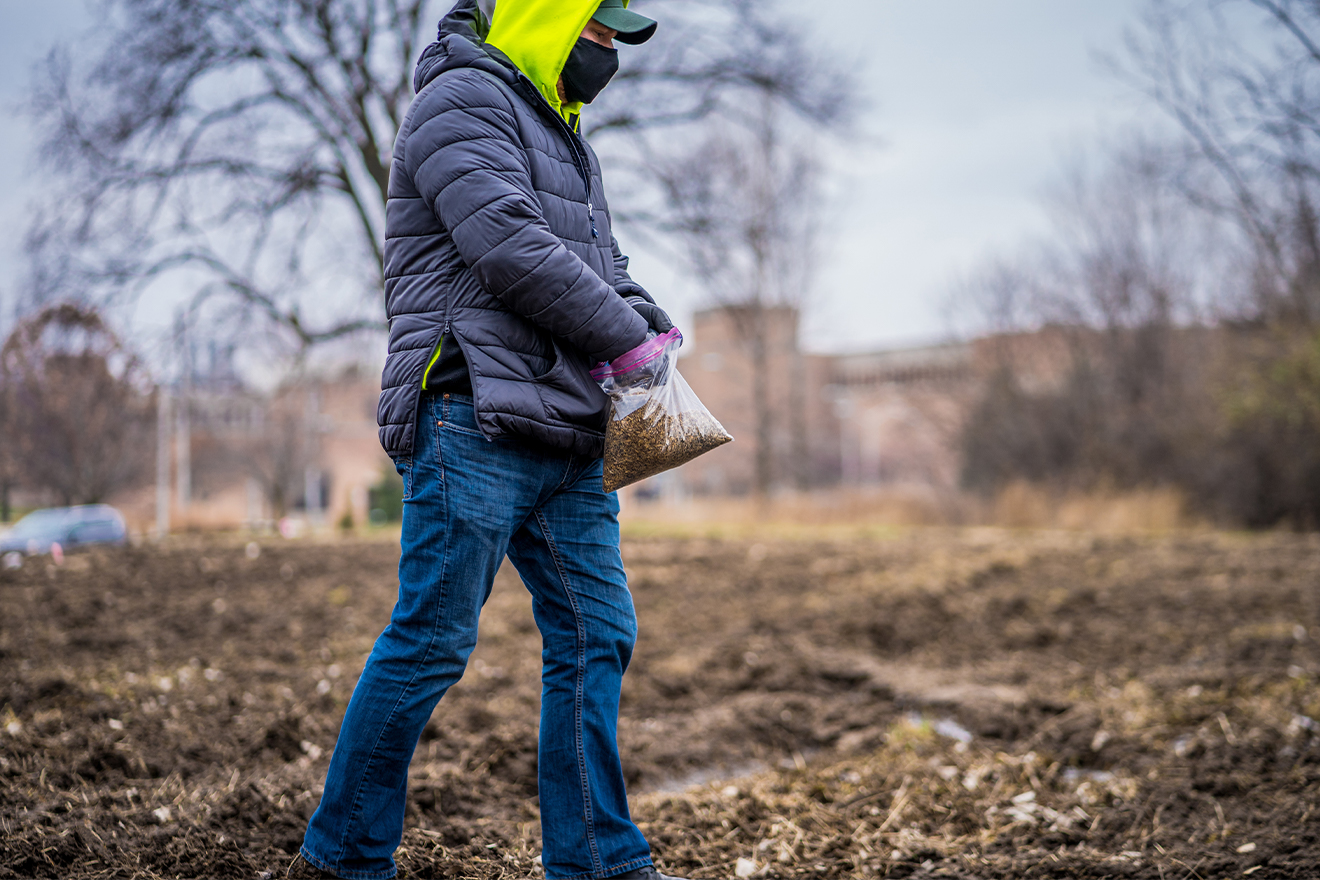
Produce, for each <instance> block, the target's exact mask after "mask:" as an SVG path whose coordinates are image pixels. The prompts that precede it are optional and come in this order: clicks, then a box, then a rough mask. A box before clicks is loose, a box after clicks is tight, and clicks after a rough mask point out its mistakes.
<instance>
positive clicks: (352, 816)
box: [333, 435, 452, 880]
mask: <svg viewBox="0 0 1320 880" xmlns="http://www.w3.org/2000/svg"><path fill="white" fill-rule="evenodd" d="M435 458H436V469H437V471H439V473H440V479H439V481H438V484H439V487H440V491H441V492H442V493H444V494H443V495H442V497H441V507H442V508H446V513H447V508H448V502H449V492H448V489H447V487H446V486H445V480H444V464H443V461H442V459H441V457H440V437H439V436H438V435H437V436H436V443H435ZM451 534H452V530H451V529H448V528H446V529H445V546H444V547H443V548H442V550H441V554H440V559H441V562H440V575H439V580H440V590H439V595H438V597H437V599H438V603H437V605H436V618H435V619H433V620H432V621H431V637H430V640H429V641H428V642H427V644H426V651H425V652H424V653H423V654H422V657H421V659H420V660H418V662H417V664H416V666H415V667H414V668H413V673H412V677H411V678H409V679H408V683H407V684H406V685H404V686H403V689H402V690H401V691H400V692H399V698H398V699H397V700H395V701H394V705H393V706H391V707H390V712H389V714H388V715H387V716H386V717H385V723H384V724H382V725H381V732H380V736H378V737H377V738H376V742H374V743H373V744H372V746H371V752H370V753H369V754H368V755H367V761H366V766H365V767H364V768H363V773H362V775H361V777H360V778H359V781H358V784H357V788H356V789H355V790H354V791H353V805H352V807H351V808H350V809H349V812H348V821H347V822H345V823H344V833H343V835H342V836H341V837H340V840H339V852H338V854H337V855H336V856H335V864H336V865H338V864H339V862H341V861H342V860H343V858H344V853H345V851H346V850H347V849H348V839H349V833H348V832H349V829H350V828H351V827H352V826H353V824H354V822H356V820H357V815H358V808H359V805H360V804H361V801H362V789H363V788H364V787H365V786H366V782H367V779H368V778H369V777H370V776H371V772H370V771H371V768H372V766H373V765H374V764H375V763H376V755H377V751H378V749H379V748H380V741H381V737H383V736H384V735H385V730H386V729H387V728H388V727H389V725H390V722H391V721H393V719H394V717H395V716H396V715H397V714H398V711H399V706H400V704H401V703H402V702H403V698H404V695H405V694H407V693H408V691H409V690H410V689H411V688H412V686H413V685H414V684H415V683H416V682H417V676H418V674H419V673H420V672H421V670H422V669H424V668H425V667H426V661H427V660H429V659H430V657H431V651H432V650H433V649H434V648H435V640H436V630H437V629H438V627H439V615H440V613H441V611H442V610H443V609H444V607H445V591H446V589H447V584H446V581H445V571H446V569H447V568H448V565H449V556H450V554H449V552H448V551H449V540H450V536H451ZM407 773H408V771H407V768H406V767H405V768H404V784H405V785H406V784H407ZM396 871H397V869H396ZM333 873H336V874H337V873H339V871H338V870H334V871H333ZM391 876H393V875H392V874H389V873H386V874H381V875H379V877H381V878H386V877H391ZM366 880H375V876H374V875H373V877H372V878H366Z"/></svg>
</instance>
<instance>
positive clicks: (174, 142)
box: [29, 0, 837, 348]
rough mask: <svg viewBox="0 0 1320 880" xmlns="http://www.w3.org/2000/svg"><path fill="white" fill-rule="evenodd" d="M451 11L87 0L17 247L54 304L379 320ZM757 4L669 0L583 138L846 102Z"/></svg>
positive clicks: (303, 328)
mask: <svg viewBox="0 0 1320 880" xmlns="http://www.w3.org/2000/svg"><path fill="white" fill-rule="evenodd" d="M449 5H451V4H450V3H447V2H438V0H292V2H290V0H200V2H190V3H183V4H181V3H177V2H171V0H99V2H98V3H97V4H96V6H95V18H96V20H97V21H98V22H99V23H100V28H99V31H98V34H97V36H95V37H94V38H91V39H90V40H89V41H88V42H86V43H84V44H82V45H79V46H77V47H76V48H75V49H73V50H65V51H59V52H55V53H53V54H52V55H51V56H50V57H49V59H48V60H47V62H46V64H45V65H44V66H43V67H42V69H41V70H40V72H39V75H38V77H37V86H38V88H37V89H36V90H35V94H34V98H33V100H32V106H33V108H34V110H35V112H36V114H37V116H38V117H39V118H40V120H41V121H42V123H43V125H44V130H45V132H46V142H45V149H44V155H45V156H46V158H47V159H48V160H49V161H50V163H51V165H52V167H54V168H56V169H58V170H59V171H61V172H62V173H63V175H64V177H65V180H66V182H67V183H68V191H67V193H65V194H64V197H63V198H62V199H57V200H50V201H51V202H52V203H57V204H60V205H61V208H60V209H59V210H56V211H55V212H53V213H48V214H47V215H45V216H43V217H41V218H39V220H38V222H37V223H36V224H35V225H34V227H33V229H32V232H31V234H30V236H29V242H30V245H31V248H32V250H33V252H34V256H35V258H36V262H37V263H38V265H39V266H40V267H41V268H40V274H41V275H42V281H43V285H42V286H43V289H47V290H48V291H49V292H48V293H47V294H46V295H47V296H54V295H59V294H62V295H68V294H69V292H70V291H77V292H78V294H79V296H84V295H90V296H93V297H96V296H102V297H106V296H112V295H122V294H123V292H124V291H126V290H128V291H132V290H140V289H141V288H143V287H145V286H148V285H150V284H153V283H157V282H159V283H161V284H162V285H163V284H165V283H166V279H168V283H169V284H171V285H173V286H174V287H176V288H178V287H182V288H183V289H187V290H190V291H193V292H194V295H195V297H196V298H198V299H206V298H209V297H214V296H219V295H223V296H225V297H227V298H230V299H235V300H236V301H237V302H238V303H240V304H241V306H242V308H241V309H240V310H239V312H240V314H241V315H242V316H243V320H244V321H245V322H246V323H247V324H249V325H251V324H252V318H253V317H259V318H261V319H264V321H266V322H269V324H270V325H273V326H275V327H277V328H281V329H282V330H283V331H285V332H286V333H287V334H288V335H290V336H291V337H292V339H293V340H294V341H295V343H296V344H297V345H298V346H300V347H304V348H305V347H307V346H311V345H316V344H318V343H321V342H325V341H328V340H333V339H336V338H341V337H343V336H346V335H348V334H351V333H354V332H357V331H359V330H363V329H367V328H376V327H381V326H383V316H382V315H381V314H380V308H381V306H380V298H379V290H380V285H381V275H382V269H381V259H382V250H381V249H382V240H383V223H384V203H385V195H386V187H387V184H388V173H389V161H390V150H391V147H392V143H393V140H394V135H395V133H396V131H397V130H398V127H399V124H400V121H401V119H402V117H403V114H404V113H405V112H406V109H407V106H408V104H409V102H410V100H411V98H412V94H413V92H412V66H413V63H414V61H415V60H416V58H417V57H418V55H419V53H420V50H421V48H422V47H423V46H424V45H425V43H426V42H427V41H428V39H429V35H430V33H431V32H432V29H433V28H434V23H435V21H436V20H437V18H438V16H439V15H440V14H441V13H443V12H444V11H445V10H446V9H448V7H449ZM481 6H482V8H483V9H489V8H490V7H491V6H492V4H491V3H488V2H485V0H483V2H482V4H481ZM763 6H764V4H758V3H755V2H752V0H711V2H704V3H698V2H693V0H671V2H669V3H666V4H664V5H663V7H662V8H660V10H659V13H658V14H660V15H661V17H662V18H663V19H664V21H665V27H664V28H662V29H661V31H660V35H659V37H658V38H657V39H656V41H654V43H653V45H651V46H648V47H647V49H646V51H645V52H638V53H637V54H636V55H635V56H632V57H629V58H628V64H627V66H626V67H625V70H624V72H623V73H622V74H621V75H620V77H619V81H618V82H617V83H616V84H615V85H614V86H613V87H612V88H611V89H610V90H609V91H608V92H607V93H606V94H607V96H608V99H607V101H608V102H607V103H604V104H602V105H601V106H600V107H599V108H596V107H593V108H592V109H591V111H590V112H589V113H588V115H587V124H588V126H589V127H590V128H591V131H593V132H594V133H595V135H596V136H597V137H598V138H600V139H603V140H608V139H609V138H610V137H612V136H618V135H626V136H627V137H629V138H631V137H632V136H633V135H635V134H636V133H637V132H639V131H643V130H652V129H655V128H657V127H663V126H672V125H676V124H682V123H690V122H692V121H693V120H699V119H703V118H706V117H708V116H709V115H711V114H712V113H715V112H717V111H720V110H722V109H724V108H725V107H726V106H727V105H728V103H729V100H730V96H731V95H733V94H735V93H740V92H743V91H745V90H746V89H748V88H749V87H755V88H757V89H760V90H762V91H766V92H769V93H772V94H775V95H777V96H781V97H783V98H784V100H786V101H788V102H790V103H792V104H794V105H797V106H800V107H803V108H806V107H808V106H815V105H816V104H820V105H826V106H828V105H829V104H830V103H831V102H833V101H835V100H837V97H836V96H835V94H834V93H833V92H832V91H828V90H827V91H825V92H822V93H820V94H814V95H813V94H811V93H810V92H809V91H808V88H809V87H811V86H814V85H818V84H819V83H818V82H817V81H807V82H804V81H803V79H802V78H801V76H800V71H799V70H798V69H797V61H798V60H799V58H800V57H801V56H802V54H803V52H804V46H805V45H806V40H805V36H804V35H802V34H800V33H798V32H797V31H796V29H795V28H793V27H792V26H791V25H790V24H789V23H788V20H787V19H775V18H773V17H770V16H767V15H766V14H765V11H764V9H763V8H761V7H763ZM816 112H819V108H817V111H816ZM605 152H607V153H608V152H609V151H605ZM632 153H633V151H631V150H625V149H620V150H617V151H615V154H614V155H616V156H619V157H623V156H629V155H630V154H632ZM623 189H624V190H625V197H624V198H623V199H622V200H621V202H620V204H621V206H622V202H623V201H626V190H627V187H623ZM645 213H646V212H640V211H631V212H630V211H628V210H627V209H626V207H625V209H624V210H622V211H620V214H621V215H623V216H642V215H644V214H645ZM87 291H90V294H88V293H86V292H87ZM250 329H251V328H250V327H249V330H250Z"/></svg>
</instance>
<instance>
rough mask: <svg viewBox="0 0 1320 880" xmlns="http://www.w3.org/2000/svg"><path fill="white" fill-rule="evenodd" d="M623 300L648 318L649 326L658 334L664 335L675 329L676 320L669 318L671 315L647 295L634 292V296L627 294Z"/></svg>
mask: <svg viewBox="0 0 1320 880" xmlns="http://www.w3.org/2000/svg"><path fill="white" fill-rule="evenodd" d="M623 301H624V302H626V303H627V304H628V305H630V306H632V307H633V311H635V312H637V314H639V315H641V316H642V317H643V318H645V319H646V324H647V326H648V327H650V328H651V329H652V330H653V331H655V333H656V335H662V334H665V333H668V332H669V331H670V330H673V329H674V322H673V321H671V320H669V315H667V314H665V310H664V309H662V308H660V307H659V306H658V305H656V304H655V303H653V302H651V301H650V300H649V299H647V298H646V297H644V296H637V295H636V294H633V295H632V296H625V297H624V298H623Z"/></svg>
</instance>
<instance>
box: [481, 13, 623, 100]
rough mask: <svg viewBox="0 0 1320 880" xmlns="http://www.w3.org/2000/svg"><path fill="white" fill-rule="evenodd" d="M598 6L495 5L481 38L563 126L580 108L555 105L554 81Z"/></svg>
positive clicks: (555, 87) (557, 92) (555, 81)
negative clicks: (516, 71) (528, 83)
mask: <svg viewBox="0 0 1320 880" xmlns="http://www.w3.org/2000/svg"><path fill="white" fill-rule="evenodd" d="M598 6H600V0H498V2H497V3H496V4H495V14H494V16H493V18H492V20H491V23H490V33H489V34H487V35H486V43H487V44H488V45H491V46H494V47H495V48H497V49H499V50H500V51H501V52H503V53H504V55H505V56H506V57H508V59H509V60H510V61H512V62H513V63H514V64H515V65H516V66H517V68H518V69H519V70H521V71H522V72H523V74H524V75H525V76H526V77H527V78H528V79H529V80H531V81H532V85H534V86H536V90H537V91H538V92H540V93H541V95H542V96H543V97H544V98H545V99H546V101H548V102H549V103H550V106H551V107H553V108H555V110H556V111H558V113H559V114H560V115H561V116H563V117H564V118H565V120H568V119H570V118H571V117H572V116H575V115H577V114H579V113H581V112H582V104H581V102H575V103H572V104H564V103H563V102H561V101H560V100H559V88H558V84H559V76H560V74H562V73H563V72H564V64H565V63H566V62H567V61H568V53H569V52H571V51H572V50H573V45H574V44H575V43H577V41H578V37H580V36H582V29H583V28H585V27H586V26H587V22H589V21H591V16H592V15H594V14H595V13H596V8H597V7H598Z"/></svg>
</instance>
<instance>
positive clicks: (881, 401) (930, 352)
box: [670, 307, 1066, 495]
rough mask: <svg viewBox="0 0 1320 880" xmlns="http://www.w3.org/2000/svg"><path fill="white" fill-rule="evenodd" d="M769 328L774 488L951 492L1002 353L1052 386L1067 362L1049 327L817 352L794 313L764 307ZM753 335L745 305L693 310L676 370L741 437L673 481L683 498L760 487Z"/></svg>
mask: <svg viewBox="0 0 1320 880" xmlns="http://www.w3.org/2000/svg"><path fill="white" fill-rule="evenodd" d="M764 328H765V332H764V334H763V335H764V338H765V339H766V348H767V352H768V356H767V358H766V374H767V377H768V386H767V388H768V394H767V402H768V406H767V411H768V415H769V417H770V418H769V430H768V431H766V435H767V437H768V449H767V451H766V454H767V456H768V460H769V462H770V471H771V473H772V475H773V476H772V482H771V486H770V488H771V490H772V491H774V490H781V489H790V488H814V487H821V486H834V485H843V486H846V487H852V488H858V487H875V486H917V487H928V488H935V489H941V490H952V489H954V488H956V487H957V484H958V479H959V471H960V468H961V461H960V455H959V452H958V436H959V432H960V431H961V428H962V425H963V423H964V420H965V418H966V417H967V414H968V413H969V411H970V408H971V407H972V406H973V405H974V403H975V400H976V398H977V394H978V392H979V390H980V389H981V387H982V385H983V382H984V381H985V380H986V378H987V377H988V376H989V375H990V374H991V373H992V372H993V370H994V369H995V365H996V364H999V363H1002V362H1003V361H1002V359H1003V358H1004V357H1011V358H1013V359H1014V360H1015V361H1021V360H1025V361H1027V362H1029V363H1030V364H1031V366H1032V369H1031V373H1032V375H1036V376H1039V377H1041V378H1040V381H1042V382H1044V381H1047V378H1048V377H1050V376H1055V375H1057V374H1058V373H1059V372H1060V364H1061V363H1062V361H1060V360H1059V358H1058V357H1057V356H1056V353H1055V352H1054V348H1055V346H1052V345H1048V344H1044V345H1043V344H1042V337H1041V335H1040V334H1031V335H1028V336H1022V337H997V338H990V339H982V340H977V341H975V342H970V343H951V344H947V345H932V346H923V347H918V348H908V349H899V350H884V351H876V352H870V353H861V354H847V355H819V354H808V353H806V352H803V351H802V350H801V347H800V345H799V344H798V313H797V311H796V310H794V309H791V308H775V309H769V310H766V315H765V324H764ZM752 342H753V340H752V339H751V336H750V334H749V333H748V332H747V326H746V319H745V316H744V315H742V314H741V313H740V311H739V310H738V309H732V308H727V307H722V308H716V309H708V310H704V311H700V312H697V313H696V315H695V316H694V321H693V328H692V334H691V340H690V341H689V342H688V343H687V344H685V345H684V347H683V350H682V352H681V353H680V360H679V368H680V370H681V371H682V373H683V376H684V377H685V378H686V379H687V381H688V383H689V384H690V385H691V386H692V388H693V390H694V391H696V392H697V395H698V396H699V397H701V399H702V401H703V402H705V403H706V405H707V407H709V409H710V410H711V412H712V413H714V415H715V416H716V418H718V419H719V420H720V421H721V422H722V423H723V424H724V426H725V427H726V428H728V429H729V432H730V433H731V434H733V436H734V438H735V442H734V443H731V444H729V445H727V446H724V447H721V448H720V449H717V450H715V451H714V452H711V453H709V454H708V455H705V456H702V457H701V458H699V459H697V460H696V461H694V462H691V463H690V464H688V465H685V466H684V467H683V468H681V469H680V470H679V471H678V472H677V473H676V474H675V475H674V476H673V477H671V478H670V483H671V486H672V487H673V488H676V489H678V490H679V491H681V492H682V493H686V494H695V495H707V494H735V495H738V494H745V493H747V492H750V491H752V490H753V488H754V473H755V468H756V464H755V462H756V455H757V445H758V444H757V431H756V425H755V413H754V409H755V408H754V406H753V397H754V394H753V391H752V389H753V387H754V385H753V382H754V376H753V373H754V371H753V368H752V363H753V358H752ZM1063 353H1064V354H1066V351H1065V352H1063Z"/></svg>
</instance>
